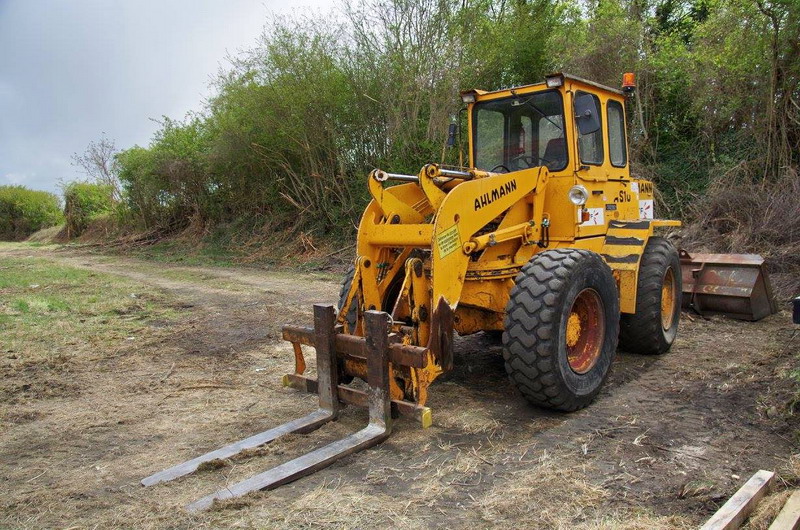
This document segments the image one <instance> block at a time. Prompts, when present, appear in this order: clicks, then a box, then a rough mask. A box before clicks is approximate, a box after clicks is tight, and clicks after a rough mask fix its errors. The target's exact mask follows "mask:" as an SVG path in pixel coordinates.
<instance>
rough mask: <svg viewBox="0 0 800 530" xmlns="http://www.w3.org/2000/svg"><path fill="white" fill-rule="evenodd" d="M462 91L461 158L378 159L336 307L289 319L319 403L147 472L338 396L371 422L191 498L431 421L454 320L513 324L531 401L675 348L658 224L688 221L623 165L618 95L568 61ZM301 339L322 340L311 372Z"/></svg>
mask: <svg viewBox="0 0 800 530" xmlns="http://www.w3.org/2000/svg"><path fill="white" fill-rule="evenodd" d="M625 81H626V82H625V83H624V85H623V86H624V88H625V89H629V90H632V86H633V83H632V79H631V77H630V76H628V75H627V74H626V78H625ZM461 97H462V100H463V101H464V103H465V104H466V112H467V127H468V134H467V136H468V140H469V153H468V158H469V160H468V163H467V164H466V165H464V166H459V167H445V166H443V165H437V164H427V165H425V166H423V167H422V169H421V170H420V172H419V174H417V175H405V174H396V173H390V172H387V171H383V170H380V169H375V170H373V171H372V172H371V173H370V174H369V176H368V177H367V186H368V188H369V192H370V194H371V195H372V201H371V202H370V203H369V205H368V206H367V208H366V211H365V212H364V214H363V216H362V218H361V223H360V225H359V227H358V245H357V257H356V259H355V262H354V266H353V268H352V269H351V270H350V272H349V273H348V274H347V275H346V277H345V280H344V282H343V285H342V290H341V295H340V300H339V304H338V309H339V310H338V313H337V312H336V311H335V310H334V308H333V307H332V306H323V305H318V306H315V307H314V326H313V327H308V328H306V327H301V326H294V325H287V326H285V327H284V329H283V336H284V338H285V339H286V340H288V341H290V342H291V343H292V345H293V348H294V353H295V372H294V373H293V374H288V375H286V376H285V377H284V384H285V385H286V386H289V387H292V388H295V389H299V390H303V391H308V392H316V393H318V394H319V402H320V406H319V409H318V410H317V411H315V412H313V413H311V414H310V415H308V416H306V417H303V418H300V419H298V420H295V421H293V422H290V423H288V424H285V425H282V426H279V427H276V428H274V429H270V430H269V431H266V432H263V433H260V434H257V435H255V436H253V437H251V438H248V439H246V440H242V441H240V442H236V443H234V444H232V445H230V446H227V447H224V448H222V449H218V450H216V451H212V452H211V453H208V454H206V455H203V456H201V457H198V458H196V459H194V460H191V461H189V462H185V463H183V464H180V465H178V466H175V467H173V468H170V469H167V470H165V471H162V472H160V473H157V474H155V475H153V476H151V477H148V478H146V479H144V481H143V484H145V485H152V484H156V483H158V482H163V481H168V480H172V479H174V478H177V477H179V476H183V475H186V474H188V473H191V472H193V471H194V470H196V469H197V467H198V466H199V465H200V464H201V463H203V462H207V461H209V460H214V459H218V458H227V457H229V456H232V455H234V454H236V453H238V452H240V451H242V450H244V449H248V448H252V447H255V446H258V445H261V444H264V443H268V442H270V441H272V440H274V439H275V438H277V437H278V436H281V435H283V434H286V433H290V432H308V431H311V430H313V429H315V428H317V427H319V426H320V425H322V424H324V423H326V422H328V421H332V420H335V419H336V418H337V415H338V411H339V408H340V406H341V405H342V404H351V405H358V406H363V407H366V408H368V409H369V424H368V425H367V427H365V428H364V429H362V430H361V431H358V432H356V433H354V434H353V435H351V436H349V437H347V438H345V439H343V440H339V441H337V442H334V443H332V444H329V445H327V446H324V447H322V448H320V449H317V450H315V451H313V452H311V453H308V454H306V455H303V456H301V457H299V458H297V459H295V460H292V461H289V462H287V463H285V464H283V465H281V466H278V467H276V468H274V469H271V470H268V471H266V472H264V473H261V474H259V475H256V476H254V477H252V478H250V479H247V480H245V481H243V482H241V483H238V484H235V485H232V486H230V487H228V488H225V489H223V490H221V491H218V492H216V493H213V494H211V495H209V496H207V497H204V498H202V499H200V500H199V501H197V502H195V503H193V504H192V505H190V506H189V509H191V510H198V509H203V508H206V507H208V506H210V505H211V503H213V502H214V501H215V500H218V499H225V498H230V497H236V496H239V495H243V494H246V493H247V492H249V491H253V490H257V489H270V488H274V487H277V486H279V485H281V484H285V483H287V482H290V481H292V480H294V479H296V478H299V477H301V476H303V475H306V474H309V473H311V472H313V471H315V470H317V469H320V468H322V467H324V466H326V465H328V464H330V463H331V462H333V461H335V460H337V459H339V458H341V457H342V456H344V455H347V454H350V453H353V452H355V451H358V450H360V449H363V448H365V447H369V446H371V445H375V444H377V443H380V442H381V441H382V440H384V439H385V438H386V437H387V436H388V435H389V434H390V432H391V425H392V419H393V418H394V417H397V416H398V415H401V414H402V415H409V416H412V417H415V418H417V419H418V420H419V421H420V422H421V423H422V425H423V427H427V426H428V425H430V423H431V411H430V409H429V408H428V407H426V406H425V405H426V402H427V399H428V393H429V391H431V390H432V387H431V384H432V383H433V382H434V381H435V380H436V378H437V377H438V376H439V375H441V374H443V373H445V372H447V371H448V370H451V369H452V367H453V348H452V345H453V340H452V338H453V333H454V332H458V333H459V334H461V335H467V334H470V333H476V332H479V331H483V332H495V333H497V334H500V333H502V343H503V357H504V360H505V367H506V370H507V372H508V374H509V377H510V380H511V383H512V384H513V385H514V386H515V387H516V388H517V389H518V390H519V392H521V393H522V395H523V396H525V397H526V398H527V399H528V400H529V401H530V402H531V403H533V404H534V405H537V406H541V407H546V408H550V409H556V410H562V411H573V410H577V409H580V408H582V407H585V406H587V405H588V404H589V403H590V402H591V401H592V400H593V399H594V398H595V397H596V396H597V394H598V392H599V391H600V389H601V387H602V385H603V383H604V381H605V380H606V378H607V377H608V374H609V370H610V368H611V364H612V362H613V360H614V355H615V351H616V349H617V346H618V344H619V345H620V346H621V347H622V348H624V349H626V350H628V351H632V352H638V353H642V354H661V353H664V352H666V351H667V350H668V349H669V348H670V346H671V344H672V342H673V341H674V340H675V335H676V333H677V329H678V321H679V317H680V308H681V291H682V288H681V266H680V261H679V257H678V252H677V250H676V249H675V248H674V247H673V246H672V244H671V243H670V242H669V241H667V240H666V239H664V238H662V237H658V236H657V235H655V234H656V230H657V229H658V228H662V227H668V226H679V224H680V223H679V222H678V221H672V220H663V219H657V218H655V215H654V211H653V207H654V203H653V192H654V190H653V184H652V183H651V182H648V181H646V180H642V179H637V178H635V177H632V176H631V174H630V168H629V164H628V149H627V137H626V130H625V92H623V91H620V90H616V89H613V88H609V87H606V86H603V85H599V84H597V83H593V82H591V81H587V80H585V79H581V78H578V77H574V76H570V75H566V74H561V73H558V74H553V75H550V76H547V77H546V78H545V80H544V81H543V82H541V83H537V84H532V85H527V86H522V87H518V88H513V89H508V90H499V91H495V92H485V91H482V90H470V91H466V92H462V94H461ZM453 134H454V133H453V130H452V129H451V138H452V136H453ZM303 346H311V347H314V348H315V350H316V372H317V373H316V377H315V378H314V377H310V376H309V375H307V374H306V363H305V358H304V355H303V353H304V352H303Z"/></svg>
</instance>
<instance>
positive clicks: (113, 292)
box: [0, 244, 178, 363]
mask: <svg viewBox="0 0 800 530" xmlns="http://www.w3.org/2000/svg"><path fill="white" fill-rule="evenodd" d="M0 249H8V245H6V244H3V245H0ZM177 314H178V312H177V310H176V309H175V308H173V307H171V306H170V304H169V302H168V300H167V299H166V297H165V296H164V295H163V294H162V293H161V292H159V291H157V290H155V289H153V288H151V287H147V286H145V285H142V284H139V283H137V282H134V281H131V280H127V279H125V278H120V277H117V276H113V275H109V274H102V273H97V272H92V271H89V270H83V269H78V268H73V267H69V266H65V265H61V264H57V263H54V262H52V261H50V260H48V259H44V258H39V257H33V256H31V257H25V256H2V255H0V344H2V351H1V352H0V353H2V354H4V355H3V357H5V358H6V359H7V360H11V361H14V360H19V361H22V362H41V361H46V362H50V363H59V362H63V361H65V360H67V359H69V358H71V357H75V356H84V357H86V356H90V355H92V352H94V351H98V350H99V349H101V348H103V349H108V348H112V349H114V348H122V347H124V346H130V344H131V342H133V341H136V340H137V336H138V335H140V334H142V332H143V331H148V332H149V331H151V330H152V329H153V327H154V325H155V326H157V325H160V324H163V323H164V322H165V321H169V320H173V319H175V318H176V317H177Z"/></svg>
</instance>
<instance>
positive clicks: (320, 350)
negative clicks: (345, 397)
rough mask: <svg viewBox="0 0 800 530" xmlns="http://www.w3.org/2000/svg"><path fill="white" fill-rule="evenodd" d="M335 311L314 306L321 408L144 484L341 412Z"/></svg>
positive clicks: (312, 425)
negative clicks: (335, 344) (335, 343)
mask: <svg viewBox="0 0 800 530" xmlns="http://www.w3.org/2000/svg"><path fill="white" fill-rule="evenodd" d="M335 322H336V311H335V310H334V308H333V306H332V305H322V304H317V305H315V306H314V333H315V335H316V337H315V339H316V350H317V373H318V376H317V377H318V381H319V391H318V392H319V409H317V410H315V411H314V412H312V413H311V414H309V415H307V416H303V417H302V418H298V419H296V420H293V421H290V422H288V423H284V424H283V425H280V426H278V427H275V428H273V429H269V430H268V431H264V432H262V433H259V434H255V435H253V436H251V437H249V438H245V439H244V440H239V441H238V442H234V443H232V444H230V445H226V446H225V447H221V448H220V449H217V450H215V451H211V452H209V453H206V454H204V455H202V456H198V457H197V458H194V459H192V460H189V461H187V462H183V463H182V464H178V465H176V466H173V467H171V468H169V469H165V470H163V471H159V472H158V473H155V474H154V475H150V476H149V477H147V478H145V479H143V480H142V485H143V486H152V485H154V484H158V483H160V482H169V481H171V480H175V479H176V478H179V477H182V476H184V475H188V474H190V473H194V472H195V471H196V470H197V468H198V467H199V466H200V464H202V463H204V462H210V461H212V460H219V459H223V458H230V457H232V456H234V455H236V454H239V453H241V452H242V451H244V450H246V449H253V448H256V447H259V446H262V445H264V444H267V443H269V442H271V441H273V440H275V439H276V438H279V437H281V436H283V435H285V434H290V433H307V432H311V431H313V430H315V429H318V428H319V427H321V426H322V425H324V424H326V423H328V422H329V421H333V420H335V419H336V418H337V417H338V416H339V397H338V386H339V381H338V377H339V376H338V371H337V369H336V367H337V365H336V350H335V346H334V339H335V331H334V325H335Z"/></svg>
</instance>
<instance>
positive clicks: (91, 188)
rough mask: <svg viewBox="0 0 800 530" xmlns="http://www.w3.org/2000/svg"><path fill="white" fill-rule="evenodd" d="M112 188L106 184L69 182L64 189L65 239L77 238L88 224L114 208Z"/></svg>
mask: <svg viewBox="0 0 800 530" xmlns="http://www.w3.org/2000/svg"><path fill="white" fill-rule="evenodd" d="M113 193H114V190H113V187H112V186H109V185H106V184H92V183H89V182H71V183H69V184H67V186H66V187H65V188H64V217H65V218H66V221H67V237H69V238H72V237H77V236H79V235H81V233H82V232H83V231H84V230H86V227H87V226H88V225H89V223H90V222H91V221H92V220H93V219H95V218H97V217H98V216H100V215H103V214H105V213H108V212H110V211H111V209H112V208H113V206H114V199H113Z"/></svg>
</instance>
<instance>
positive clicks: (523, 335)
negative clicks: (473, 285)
mask: <svg viewBox="0 0 800 530" xmlns="http://www.w3.org/2000/svg"><path fill="white" fill-rule="evenodd" d="M515 283H516V285H515V286H514V288H513V289H512V290H511V297H510V300H509V302H508V305H507V306H506V318H505V332H504V333H503V357H504V359H505V365H506V371H507V372H508V375H509V377H510V378H511V381H512V382H513V383H514V384H515V385H516V387H517V388H518V389H519V391H520V392H521V393H522V395H523V396H525V398H526V399H527V400H528V401H530V402H531V403H533V404H535V405H538V406H541V407H545V408H550V409H556V410H563V411H573V410H578V409H581V408H583V407H585V406H586V405H588V404H589V403H591V402H592V400H594V398H595V397H596V396H597V394H598V393H599V392H600V388H601V387H602V386H603V383H604V382H605V380H606V378H607V377H608V374H609V372H610V368H611V364H612V362H613V360H614V355H615V353H616V349H617V341H618V336H619V319H620V313H619V295H618V293H617V285H616V282H615V281H614V277H613V275H612V273H611V269H610V268H609V267H608V265H607V264H606V263H605V262H604V261H603V259H602V258H601V257H600V256H599V255H598V254H596V253H594V252H590V251H588V250H583V249H574V248H573V249H555V250H548V251H545V252H541V253H539V254H537V255H535V256H534V257H533V258H532V259H531V261H529V262H528V263H527V264H526V265H525V266H524V267H523V268H522V270H521V271H520V273H519V274H518V275H517V277H516V280H515Z"/></svg>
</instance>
